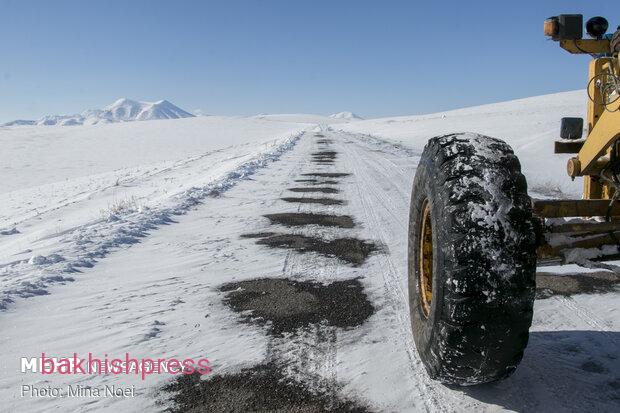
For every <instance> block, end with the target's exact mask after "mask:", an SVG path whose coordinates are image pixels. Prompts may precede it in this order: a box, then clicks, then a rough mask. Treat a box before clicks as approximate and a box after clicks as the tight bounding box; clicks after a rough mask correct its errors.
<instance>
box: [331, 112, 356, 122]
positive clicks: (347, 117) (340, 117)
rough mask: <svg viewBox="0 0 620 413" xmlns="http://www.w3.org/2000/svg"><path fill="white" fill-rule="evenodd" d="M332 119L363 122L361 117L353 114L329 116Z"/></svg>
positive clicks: (342, 113) (340, 113) (339, 113)
mask: <svg viewBox="0 0 620 413" xmlns="http://www.w3.org/2000/svg"><path fill="white" fill-rule="evenodd" d="M329 117H330V118H331V119H347V120H363V119H364V118H362V117H361V116H357V115H356V114H355V113H353V112H338V113H334V114H333V115H329Z"/></svg>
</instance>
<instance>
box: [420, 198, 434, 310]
mask: <svg viewBox="0 0 620 413" xmlns="http://www.w3.org/2000/svg"><path fill="white" fill-rule="evenodd" d="M419 251H420V262H419V265H420V277H419V282H420V285H419V286H418V291H419V293H420V299H421V302H422V311H423V312H424V315H425V316H426V317H428V315H429V313H430V311H431V301H432V299H433V226H432V224H431V208H430V203H429V202H428V199H425V200H424V202H423V203H422V225H421V226H420V249H419Z"/></svg>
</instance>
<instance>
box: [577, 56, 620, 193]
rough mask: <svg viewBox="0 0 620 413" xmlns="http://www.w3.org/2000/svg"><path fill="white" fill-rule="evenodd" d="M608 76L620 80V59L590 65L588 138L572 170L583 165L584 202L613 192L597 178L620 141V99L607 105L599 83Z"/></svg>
mask: <svg viewBox="0 0 620 413" xmlns="http://www.w3.org/2000/svg"><path fill="white" fill-rule="evenodd" d="M606 73H611V74H614V75H615V76H620V67H619V65H618V57H617V56H615V57H600V58H596V59H594V60H592V61H591V62H590V67H589V73H588V78H589V82H588V95H589V96H590V98H591V99H589V100H588V136H587V138H586V140H585V142H584V144H583V146H582V147H581V150H580V151H579V153H578V154H577V157H576V158H575V159H571V161H570V162H571V167H573V166H574V165H575V164H576V165H579V171H578V175H579V176H584V191H583V198H584V199H609V198H610V197H611V195H612V194H611V192H612V191H611V188H610V187H609V185H607V184H606V183H602V182H601V181H600V180H599V178H598V176H597V174H598V172H599V171H600V162H599V160H600V158H601V157H602V156H604V155H606V154H609V153H610V152H611V150H612V145H613V144H614V142H616V141H617V140H618V139H620V97H619V98H617V99H616V100H615V101H614V102H611V103H607V102H604V101H603V100H604V96H601V93H600V90H599V88H598V86H597V81H596V79H597V78H598V77H599V76H601V75H604V74H606Z"/></svg>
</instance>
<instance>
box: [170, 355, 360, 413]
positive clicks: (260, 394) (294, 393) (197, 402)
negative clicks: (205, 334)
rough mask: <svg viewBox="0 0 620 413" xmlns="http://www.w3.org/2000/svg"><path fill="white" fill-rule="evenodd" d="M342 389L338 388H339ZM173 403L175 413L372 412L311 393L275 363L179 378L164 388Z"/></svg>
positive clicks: (339, 397) (337, 399)
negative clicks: (283, 372)
mask: <svg viewBox="0 0 620 413" xmlns="http://www.w3.org/2000/svg"><path fill="white" fill-rule="evenodd" d="M337 390H339V389H337ZM163 391H164V392H165V393H169V394H170V397H169V398H168V401H170V402H172V403H173V404H174V407H173V408H170V409H168V411H169V412H172V413H187V412H190V413H197V412H228V413H246V412H272V413H276V412H277V413H288V412H290V413H314V412H317V413H318V412H347V413H354V412H355V413H358V412H359V413H363V412H369V411H370V410H369V409H368V407H366V406H364V405H363V404H361V403H358V402H355V401H352V400H347V399H344V398H342V397H341V396H338V395H337V394H334V393H335V392H332V391H330V392H329V394H328V393H326V392H321V391H310V390H309V389H308V388H306V387H305V386H304V385H302V384H301V383H299V382H296V381H294V380H292V379H290V378H288V377H286V376H285V375H284V374H282V372H281V370H280V369H279V368H278V366H276V365H275V364H274V363H266V364H261V365H258V366H255V367H252V368H246V369H243V370H241V371H240V372H239V373H236V374H225V375H213V376H210V377H208V378H207V379H206V380H202V379H201V376H200V375H199V374H198V373H194V374H189V375H180V376H179V378H177V379H176V380H175V381H173V382H172V383H170V384H168V385H166V386H165V387H164V388H163Z"/></svg>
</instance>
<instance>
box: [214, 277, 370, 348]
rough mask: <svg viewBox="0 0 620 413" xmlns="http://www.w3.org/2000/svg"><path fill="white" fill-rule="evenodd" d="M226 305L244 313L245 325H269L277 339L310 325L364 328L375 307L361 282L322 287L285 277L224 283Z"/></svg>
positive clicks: (335, 283) (339, 283)
mask: <svg viewBox="0 0 620 413" xmlns="http://www.w3.org/2000/svg"><path fill="white" fill-rule="evenodd" d="M220 291H221V292H224V293H226V297H225V299H224V303H225V304H226V305H228V306H229V307H230V308H231V309H232V310H233V311H235V312H237V313H241V314H243V322H245V323H257V324H259V325H263V326H268V327H269V332H270V334H272V335H275V336H282V334H284V333H294V332H295V331H297V330H298V329H300V328H304V327H307V326H308V325H310V324H317V323H326V324H327V325H330V326H334V327H340V328H353V327H358V326H360V325H362V324H363V323H364V322H365V321H366V320H367V319H368V318H369V317H370V316H371V315H372V314H373V313H374V307H373V306H372V304H371V303H370V301H369V300H368V297H367V296H366V294H365V293H364V287H363V286H362V284H361V283H360V281H359V279H352V280H344V281H334V282H332V283H331V284H321V283H318V282H311V281H293V280H290V279H286V278H260V279H254V280H246V281H240V282H233V283H228V284H224V285H223V286H221V287H220Z"/></svg>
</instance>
